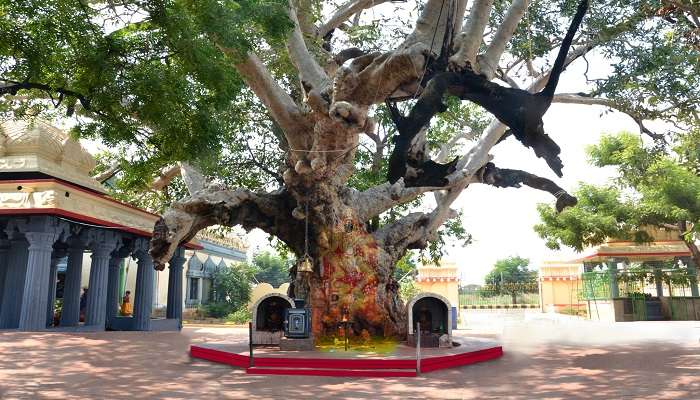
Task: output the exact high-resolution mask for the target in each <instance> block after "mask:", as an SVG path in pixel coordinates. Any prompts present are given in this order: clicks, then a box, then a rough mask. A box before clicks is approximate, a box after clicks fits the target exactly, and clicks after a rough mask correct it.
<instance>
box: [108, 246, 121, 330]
mask: <svg viewBox="0 0 700 400" xmlns="http://www.w3.org/2000/svg"><path fill="white" fill-rule="evenodd" d="M122 260H123V258H122V257H119V254H118V250H116V251H115V252H113V253H112V257H111V258H110V259H109V274H108V276H107V310H106V312H107V327H109V326H110V325H111V321H112V319H114V318H115V317H116V316H117V313H118V312H119V300H120V299H119V268H120V267H121V262H122Z"/></svg>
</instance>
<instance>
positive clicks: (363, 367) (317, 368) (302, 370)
mask: <svg viewBox="0 0 700 400" xmlns="http://www.w3.org/2000/svg"><path fill="white" fill-rule="evenodd" d="M453 339H454V340H455V341H457V342H458V343H460V345H459V346H456V347H452V348H432V349H423V348H421V358H420V364H419V363H418V362H416V349H415V348H412V347H409V346H407V345H405V344H400V345H398V346H397V347H396V349H395V350H394V351H393V352H391V353H388V354H378V353H358V352H353V351H348V352H344V351H337V352H324V351H316V350H311V351H282V350H280V349H277V348H273V347H265V348H256V349H255V350H254V354H253V360H252V363H251V360H250V357H249V348H248V343H246V342H243V341H238V342H218V343H216V342H215V343H206V344H202V345H198V346H190V356H191V357H193V358H199V359H203V360H208V361H212V362H216V363H221V364H226V365H231V366H235V367H240V368H245V369H246V373H248V374H265V375H310V376H338V377H370V378H372V377H374V378H379V377H413V376H416V375H417V374H418V373H427V372H432V371H437V370H441V369H447V368H456V367H461V366H465V365H469V364H474V363H479V362H484V361H488V360H493V359H496V358H499V357H501V356H502V355H503V349H502V348H501V346H500V345H499V344H498V343H496V342H494V341H491V340H485V339H482V338H471V337H464V336H458V337H454V338H453ZM251 365H252V366H251Z"/></svg>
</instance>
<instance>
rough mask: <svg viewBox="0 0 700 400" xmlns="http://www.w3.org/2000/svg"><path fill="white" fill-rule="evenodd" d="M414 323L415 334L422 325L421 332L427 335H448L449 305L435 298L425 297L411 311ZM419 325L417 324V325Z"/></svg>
mask: <svg viewBox="0 0 700 400" xmlns="http://www.w3.org/2000/svg"><path fill="white" fill-rule="evenodd" d="M411 312H412V314H413V321H414V327H413V330H414V332H415V331H416V330H417V329H418V326H419V325H420V331H421V332H425V333H440V334H445V333H447V324H448V322H447V320H448V314H447V313H448V310H447V305H446V304H445V303H443V302H442V301H441V300H439V299H437V298H435V297H424V298H422V299H420V300H418V301H417V302H416V303H415V304H414V305H413V309H412V310H411ZM416 322H417V323H418V324H417V323H416Z"/></svg>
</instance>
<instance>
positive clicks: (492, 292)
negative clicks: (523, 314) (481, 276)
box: [459, 282, 540, 306]
mask: <svg viewBox="0 0 700 400" xmlns="http://www.w3.org/2000/svg"><path fill="white" fill-rule="evenodd" d="M539 302H540V296H539V290H538V286H537V282H513V283H508V282H504V283H496V284H491V285H481V286H469V287H462V288H460V290H459V304H460V306H511V305H515V304H517V305H520V304H526V305H538V304H539Z"/></svg>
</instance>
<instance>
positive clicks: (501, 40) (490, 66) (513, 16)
mask: <svg viewBox="0 0 700 400" xmlns="http://www.w3.org/2000/svg"><path fill="white" fill-rule="evenodd" d="M529 4H530V0H513V3H512V4H511V5H510V8H509V9H508V13H506V17H505V19H504V20H503V23H501V25H500V26H499V27H498V30H497V31H496V34H495V35H494V37H493V40H492V41H491V43H489V46H488V48H487V49H486V52H485V53H484V54H483V55H481V56H479V57H478V58H477V61H478V63H479V66H478V68H479V72H480V73H481V74H482V75H484V76H486V77H487V78H488V79H489V80H490V79H493V77H494V76H495V75H496V69H497V68H498V61H499V60H500V59H501V56H502V55H503V52H504V51H505V49H506V45H507V44H508V42H509V41H510V39H511V38H512V37H513V33H514V32H515V28H517V26H518V23H520V20H521V19H522V18H523V15H525V12H527V7H528V5H529Z"/></svg>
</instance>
